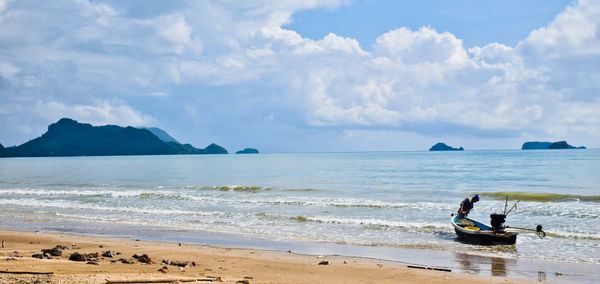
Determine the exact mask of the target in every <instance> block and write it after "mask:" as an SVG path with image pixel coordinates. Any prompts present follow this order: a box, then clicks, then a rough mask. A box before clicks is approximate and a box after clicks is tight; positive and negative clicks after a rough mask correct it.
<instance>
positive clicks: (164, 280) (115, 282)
mask: <svg viewBox="0 0 600 284" xmlns="http://www.w3.org/2000/svg"><path fill="white" fill-rule="evenodd" d="M196 281H207V282H213V281H215V280H214V279H210V278H162V279H161V278H158V279H151V278H138V279H120V280H113V279H106V284H120V283H122V284H130V283H172V282H196Z"/></svg>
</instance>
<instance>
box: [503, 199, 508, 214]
mask: <svg viewBox="0 0 600 284" xmlns="http://www.w3.org/2000/svg"><path fill="white" fill-rule="evenodd" d="M507 205H508V195H507V196H506V201H504V215H506V206H507Z"/></svg>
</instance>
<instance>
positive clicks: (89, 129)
mask: <svg viewBox="0 0 600 284" xmlns="http://www.w3.org/2000/svg"><path fill="white" fill-rule="evenodd" d="M153 130H154V131H157V132H159V133H160V134H161V135H160V136H161V137H162V139H165V140H167V141H163V140H162V139H161V138H160V137H158V136H157V135H155V134H153V132H152V131H150V130H148V129H145V128H134V127H131V126H128V127H121V126H116V125H104V126H92V125H91V124H87V123H79V122H77V121H75V120H73V119H70V118H62V119H60V120H59V121H58V122H56V123H53V124H51V125H50V126H48V131H47V132H46V133H44V134H43V135H42V136H40V137H38V138H35V139H33V140H30V141H28V142H26V143H23V144H21V145H19V146H15V147H8V148H4V147H1V148H0V156H3V157H52V156H113V155H174V154H228V152H227V150H226V149H225V148H223V147H221V146H219V145H217V144H210V145H209V146H208V147H206V148H204V149H198V148H195V147H194V146H192V145H190V144H180V143H179V142H177V140H175V139H173V138H172V137H170V136H169V135H168V134H167V133H166V132H165V131H164V130H161V129H158V128H156V129H153ZM162 134H164V135H162ZM169 138H170V139H169Z"/></svg>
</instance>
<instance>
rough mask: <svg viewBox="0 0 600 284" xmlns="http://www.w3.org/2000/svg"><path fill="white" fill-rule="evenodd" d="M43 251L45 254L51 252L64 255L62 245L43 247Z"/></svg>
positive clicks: (53, 254) (52, 254) (51, 253)
mask: <svg viewBox="0 0 600 284" xmlns="http://www.w3.org/2000/svg"><path fill="white" fill-rule="evenodd" d="M42 253H43V254H49V255H51V256H61V255H62V247H61V246H56V247H54V248H51V249H43V250H42Z"/></svg>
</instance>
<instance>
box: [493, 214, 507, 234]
mask: <svg viewBox="0 0 600 284" xmlns="http://www.w3.org/2000/svg"><path fill="white" fill-rule="evenodd" d="M490 219H491V223H492V230H493V231H494V232H495V233H504V221H505V219H506V215H504V214H491V215H490Z"/></svg>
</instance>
